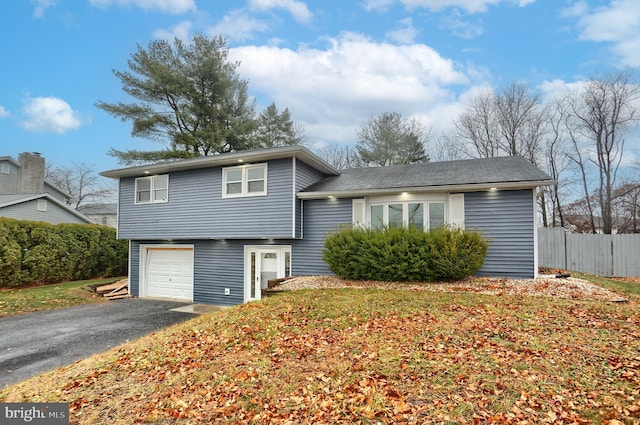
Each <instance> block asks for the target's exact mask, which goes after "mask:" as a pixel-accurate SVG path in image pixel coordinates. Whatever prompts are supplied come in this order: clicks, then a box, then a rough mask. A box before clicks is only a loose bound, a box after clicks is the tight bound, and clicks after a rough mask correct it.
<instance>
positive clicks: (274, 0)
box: [249, 0, 313, 24]
mask: <svg viewBox="0 0 640 425" xmlns="http://www.w3.org/2000/svg"><path fill="white" fill-rule="evenodd" d="M249 7H250V8H251V9H253V10H260V11H265V10H271V9H284V10H286V11H287V12H289V13H290V14H291V16H292V17H293V19H295V20H296V21H297V22H300V23H303V24H308V23H310V22H311V21H312V20H313V13H311V11H310V10H309V8H308V7H307V5H306V4H305V3H303V2H301V1H297V0H249Z"/></svg>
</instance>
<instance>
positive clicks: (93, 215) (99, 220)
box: [78, 202, 118, 228]
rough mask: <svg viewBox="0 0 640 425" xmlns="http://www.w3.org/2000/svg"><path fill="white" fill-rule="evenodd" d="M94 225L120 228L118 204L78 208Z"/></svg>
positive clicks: (88, 205) (91, 205)
mask: <svg viewBox="0 0 640 425" xmlns="http://www.w3.org/2000/svg"><path fill="white" fill-rule="evenodd" d="M78 211H80V212H81V213H82V214H84V215H85V216H87V217H89V218H90V219H91V220H92V221H93V222H94V223H96V224H101V225H103V226H109V227H113V228H117V227H118V204H116V203H115V202H114V203H111V204H87V205H81V206H79V207H78Z"/></svg>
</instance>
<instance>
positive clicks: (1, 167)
mask: <svg viewBox="0 0 640 425" xmlns="http://www.w3.org/2000/svg"><path fill="white" fill-rule="evenodd" d="M0 174H11V167H10V166H9V163H8V162H0Z"/></svg>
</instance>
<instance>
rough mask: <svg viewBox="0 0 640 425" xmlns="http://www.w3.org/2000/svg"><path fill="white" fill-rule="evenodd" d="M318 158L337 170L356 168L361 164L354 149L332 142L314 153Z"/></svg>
mask: <svg viewBox="0 0 640 425" xmlns="http://www.w3.org/2000/svg"><path fill="white" fill-rule="evenodd" d="M316 153H317V154H318V156H319V157H320V158H322V159H324V160H325V161H326V162H328V163H329V164H331V165H333V166H334V167H336V168H337V169H338V170H346V169H348V168H357V167H360V166H361V165H362V164H361V163H360V158H359V157H358V153H357V152H356V149H355V147H353V146H351V145H345V144H341V143H336V142H332V143H329V144H328V145H326V146H324V147H323V148H321V149H318V150H317V151H316Z"/></svg>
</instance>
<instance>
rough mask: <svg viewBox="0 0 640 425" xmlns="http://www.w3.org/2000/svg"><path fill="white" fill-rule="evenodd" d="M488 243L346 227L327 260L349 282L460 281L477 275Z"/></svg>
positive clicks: (436, 233) (466, 235)
mask: <svg viewBox="0 0 640 425" xmlns="http://www.w3.org/2000/svg"><path fill="white" fill-rule="evenodd" d="M488 246H489V242H488V240H487V239H485V238H484V237H483V236H482V234H481V233H480V232H478V231H476V230H462V229H458V228H448V227H439V228H436V229H433V230H430V231H428V232H425V231H423V230H421V229H415V228H404V227H392V228H383V229H376V230H373V229H367V228H351V227H347V226H345V227H341V228H340V229H339V230H338V231H337V232H335V233H332V234H330V235H328V236H327V238H326V239H325V248H324V251H323V259H324V261H325V262H326V263H327V264H328V265H329V268H330V269H331V271H332V272H334V273H335V274H336V275H338V276H340V277H343V278H346V279H364V280H380V281H425V282H433V281H438V280H460V279H463V278H465V277H468V276H471V275H473V274H474V273H476V272H477V271H478V270H479V269H480V267H482V264H483V263H484V259H485V257H486V255H487V248H488Z"/></svg>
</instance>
